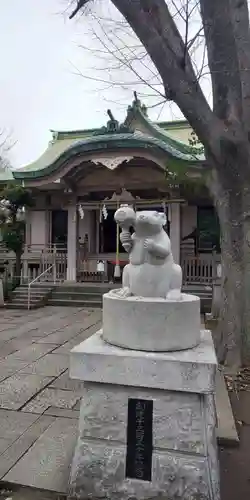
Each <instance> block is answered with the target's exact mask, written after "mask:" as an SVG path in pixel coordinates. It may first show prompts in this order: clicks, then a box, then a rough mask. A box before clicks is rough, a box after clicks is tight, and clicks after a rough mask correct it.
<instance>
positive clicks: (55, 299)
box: [48, 282, 212, 313]
mask: <svg viewBox="0 0 250 500" xmlns="http://www.w3.org/2000/svg"><path fill="white" fill-rule="evenodd" d="M120 286H121V285H114V284H110V283H72V284H69V283H66V282H65V283H63V284H60V285H57V286H55V287H54V288H53V290H52V293H51V295H50V297H49V299H48V305H54V306H75V307H90V308H93V307H97V308H101V307H102V296H103V294H104V293H107V292H108V291H109V290H111V289H113V288H118V287H120ZM182 291H183V292H185V293H191V294H194V295H198V296H199V297H200V299H201V312H202V313H207V312H210V311H211V304H212V288H211V287H206V286H205V285H203V284H201V285H200V284H193V285H186V286H184V287H183V290H182Z"/></svg>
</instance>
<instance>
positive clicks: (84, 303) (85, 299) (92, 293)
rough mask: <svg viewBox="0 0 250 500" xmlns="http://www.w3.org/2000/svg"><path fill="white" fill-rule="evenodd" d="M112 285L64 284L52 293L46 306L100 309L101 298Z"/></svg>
mask: <svg viewBox="0 0 250 500" xmlns="http://www.w3.org/2000/svg"><path fill="white" fill-rule="evenodd" d="M112 288H114V285H109V284H101V283H100V284H99V283H98V284H95V283H93V284H92V283H87V284H83V283H76V284H74V285H68V284H66V283H64V284H61V285H58V286H56V287H55V288H54V290H53V291H52V294H51V296H50V297H49V300H48V304H49V305H52V306H71V307H90V308H95V307H97V308H101V307H102V296H103V294H104V293H107V292H108V291H109V290H111V289H112Z"/></svg>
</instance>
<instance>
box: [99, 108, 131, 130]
mask: <svg viewBox="0 0 250 500" xmlns="http://www.w3.org/2000/svg"><path fill="white" fill-rule="evenodd" d="M107 114H108V116H109V120H108V122H107V125H106V127H102V128H100V129H99V130H97V131H96V132H95V133H94V135H104V134H129V133H131V130H130V129H129V128H128V127H126V126H125V125H124V124H123V123H122V124H121V125H120V124H119V122H118V120H116V119H115V117H114V115H113V113H112V111H111V110H110V109H108V110H107Z"/></svg>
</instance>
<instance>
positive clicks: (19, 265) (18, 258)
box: [15, 252, 22, 285]
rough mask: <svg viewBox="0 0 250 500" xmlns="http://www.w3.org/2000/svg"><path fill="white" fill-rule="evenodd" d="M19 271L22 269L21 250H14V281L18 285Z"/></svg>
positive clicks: (19, 280) (19, 279)
mask: <svg viewBox="0 0 250 500" xmlns="http://www.w3.org/2000/svg"><path fill="white" fill-rule="evenodd" d="M21 271H22V252H16V262H15V277H16V278H15V281H16V284H17V285H20V282H21Z"/></svg>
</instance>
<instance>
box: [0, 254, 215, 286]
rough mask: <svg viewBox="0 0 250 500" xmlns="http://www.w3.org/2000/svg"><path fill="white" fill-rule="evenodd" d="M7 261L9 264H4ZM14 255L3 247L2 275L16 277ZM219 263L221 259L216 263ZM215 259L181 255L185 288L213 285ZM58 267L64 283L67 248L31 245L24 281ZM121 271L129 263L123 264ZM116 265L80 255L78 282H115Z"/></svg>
mask: <svg viewBox="0 0 250 500" xmlns="http://www.w3.org/2000/svg"><path fill="white" fill-rule="evenodd" d="M5 262H6V264H5ZM14 263H15V255H14V254H11V253H10V252H8V250H7V249H6V248H5V247H3V246H2V247H1V246H0V267H1V269H0V274H1V272H5V274H6V271H7V272H8V274H9V276H12V275H14ZM216 263H218V258H217V260H216ZM216 263H215V257H214V255H213V254H212V253H209V254H199V256H197V257H195V256H193V255H182V256H181V267H182V271H183V285H184V286H185V285H190V284H204V285H212V283H213V279H214V277H215V276H216ZM53 264H55V271H54V272H55V274H56V281H57V282H62V281H65V280H66V276H67V249H66V248H58V247H56V246H55V245H48V246H47V247H44V246H41V245H30V246H28V247H25V251H24V253H23V256H22V282H27V281H31V280H33V279H35V278H36V277H37V276H38V275H39V274H41V273H43V271H44V270H45V269H47V268H48V267H49V266H51V265H53ZM120 264H121V270H122V268H123V267H124V265H125V264H126V262H121V263H120ZM114 267H115V262H114V261H113V260H112V259H109V258H104V257H103V256H101V255H100V256H88V257H87V259H86V260H85V261H81V260H79V256H78V255H77V281H81V282H97V283H100V282H110V281H113V280H114ZM50 279H51V281H52V280H53V279H54V274H53V273H51V276H50V275H49V274H48V275H46V280H47V281H50Z"/></svg>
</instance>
